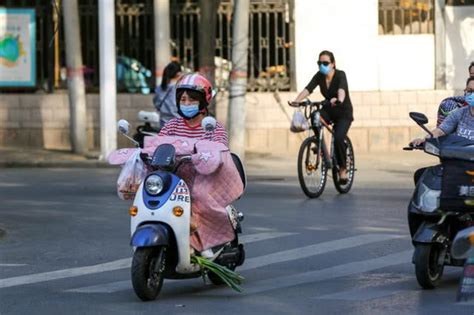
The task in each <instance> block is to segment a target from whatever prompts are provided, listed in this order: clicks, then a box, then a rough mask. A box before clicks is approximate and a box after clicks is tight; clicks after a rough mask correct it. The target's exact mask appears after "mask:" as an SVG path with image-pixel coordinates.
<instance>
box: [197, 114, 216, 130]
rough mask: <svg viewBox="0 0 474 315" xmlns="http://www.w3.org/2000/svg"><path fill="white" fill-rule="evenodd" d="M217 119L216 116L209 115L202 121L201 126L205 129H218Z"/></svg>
mask: <svg viewBox="0 0 474 315" xmlns="http://www.w3.org/2000/svg"><path fill="white" fill-rule="evenodd" d="M216 124H217V121H216V119H215V118H214V117H211V116H207V117H205V118H204V119H203V120H202V122H201V127H202V129H204V131H213V130H214V129H216Z"/></svg>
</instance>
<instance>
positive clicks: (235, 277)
mask: <svg viewBox="0 0 474 315" xmlns="http://www.w3.org/2000/svg"><path fill="white" fill-rule="evenodd" d="M191 262H192V263H195V264H198V265H199V266H200V267H201V268H202V269H203V270H207V271H208V272H212V273H214V274H216V275H217V276H218V277H219V278H221V279H222V281H224V283H225V284H227V285H228V286H229V287H230V288H232V289H234V290H235V291H237V292H242V288H241V287H240V285H241V284H242V281H243V280H244V277H242V276H241V275H239V274H238V273H237V272H235V271H232V270H230V269H229V268H227V267H225V266H221V265H219V264H217V263H215V262H213V261H210V260H209V259H206V258H204V257H201V256H191Z"/></svg>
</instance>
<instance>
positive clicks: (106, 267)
mask: <svg viewBox="0 0 474 315" xmlns="http://www.w3.org/2000/svg"><path fill="white" fill-rule="evenodd" d="M131 261H132V259H131V258H125V259H119V260H115V261H111V262H108V263H104V264H98V265H93V266H86V267H78V268H70V269H63V270H56V271H50V272H43V273H37V274H32V275H26V276H19V277H12V278H6V279H0V289H2V288H9V287H15V286H19V285H25V284H33V283H38V282H44V281H51V280H58V279H65V278H73V277H78V276H84V275H89V274H94V273H100V272H105V271H113V270H119V269H124V268H129V267H130V264H131Z"/></svg>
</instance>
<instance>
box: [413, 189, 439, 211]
mask: <svg viewBox="0 0 474 315" xmlns="http://www.w3.org/2000/svg"><path fill="white" fill-rule="evenodd" d="M418 189H419V190H418V198H417V199H418V200H417V201H418V202H417V203H418V205H417V206H418V207H419V208H420V209H421V211H424V212H433V211H435V210H436V209H438V207H439V196H440V195H441V191H440V190H433V189H430V188H429V187H428V186H426V185H425V184H423V183H420V186H419V188H418Z"/></svg>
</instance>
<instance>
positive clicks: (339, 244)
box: [239, 234, 404, 271]
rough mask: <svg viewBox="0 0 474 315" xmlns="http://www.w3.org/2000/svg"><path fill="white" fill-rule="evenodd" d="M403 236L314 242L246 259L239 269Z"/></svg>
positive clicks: (368, 236) (364, 236)
mask: <svg viewBox="0 0 474 315" xmlns="http://www.w3.org/2000/svg"><path fill="white" fill-rule="evenodd" d="M403 237H404V236H401V235H393V234H362V235H357V236H352V237H347V238H343V239H339V240H333V241H328V242H323V243H318V244H313V245H309V246H304V247H299V248H294V249H290V250H285V251H281V252H277V253H273V254H268V255H264V256H259V257H255V258H250V259H246V260H245V263H244V265H243V266H242V267H241V268H239V271H244V270H249V269H254V268H259V267H264V266H268V265H272V264H277V263H281V262H286V261H292V260H297V259H303V258H307V257H311V256H316V255H321V254H325V253H329V252H334V251H337V250H342V249H348V248H352V247H357V246H362V245H367V244H370V243H376V242H382V241H387V240H392V239H396V238H403Z"/></svg>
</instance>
